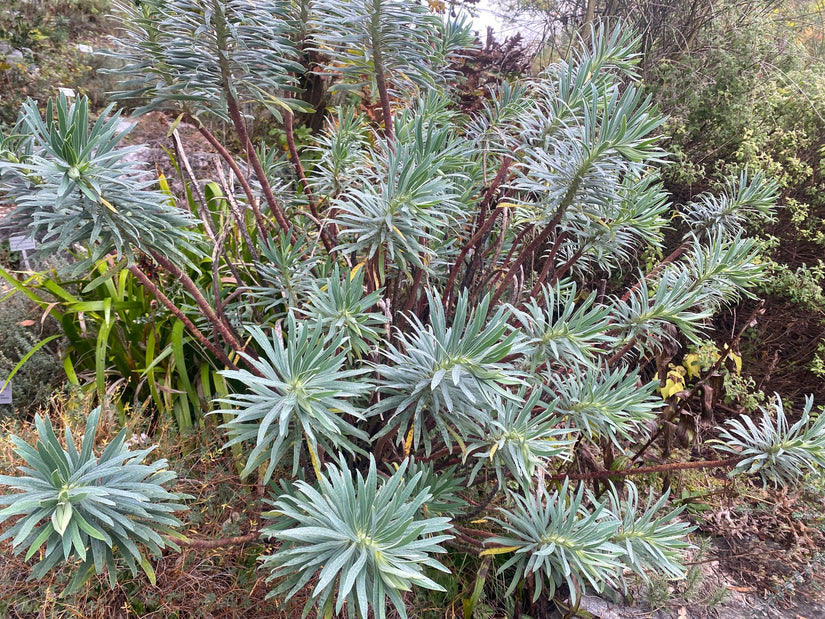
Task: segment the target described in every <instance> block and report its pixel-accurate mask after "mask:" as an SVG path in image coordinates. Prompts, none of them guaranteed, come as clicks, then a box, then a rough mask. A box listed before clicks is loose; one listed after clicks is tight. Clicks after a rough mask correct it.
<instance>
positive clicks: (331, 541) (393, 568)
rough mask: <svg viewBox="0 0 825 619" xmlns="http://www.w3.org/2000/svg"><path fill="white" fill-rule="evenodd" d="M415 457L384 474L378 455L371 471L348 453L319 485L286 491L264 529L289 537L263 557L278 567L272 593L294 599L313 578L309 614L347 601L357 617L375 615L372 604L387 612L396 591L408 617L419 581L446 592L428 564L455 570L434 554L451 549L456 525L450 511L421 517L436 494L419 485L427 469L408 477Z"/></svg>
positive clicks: (334, 610) (396, 602) (379, 618)
mask: <svg viewBox="0 0 825 619" xmlns="http://www.w3.org/2000/svg"><path fill="white" fill-rule="evenodd" d="M408 462H409V461H408V460H404V462H403V463H402V464H401V465H400V466H399V467H398V469H397V470H396V471H395V472H394V473H393V474H392V475H391V476H390V477H388V478H384V477H383V476H379V475H378V473H377V470H376V464H375V460H374V459H373V458H372V457H370V465H369V470H368V472H367V474H366V476H364V475H363V474H362V473H361V472H359V471H356V472H355V473H353V472H352V471H351V469H350V467H349V466H348V465H347V462H346V460H345V459H344V457H343V456H340V458H339V460H338V463H337V465H336V464H332V463H329V464H327V467H326V468H327V471H326V474H320V475H319V476H318V483H317V485H316V486H314V487H313V486H311V485H309V484H307V483H306V482H303V481H298V482H295V484H294V487H293V488H292V489H291V490H290V491H289V492H288V493H285V494H282V495H281V496H280V497H278V499H277V500H276V501H275V502H274V503H272V507H273V510H272V511H270V512H267V513H264V517H265V518H268V519H271V520H272V521H273V523H272V524H271V525H269V526H268V527H266V528H265V529H264V530H263V533H264V535H268V536H270V537H273V538H275V539H277V540H279V541H281V542H282V543H281V546H280V547H279V548H278V550H276V551H275V553H274V554H272V555H267V556H264V557H262V558H261V559H262V561H263V568H265V569H268V570H270V571H271V574H270V576H269V577H268V578H267V582H271V581H276V582H277V584H276V586H275V588H274V589H273V590H272V591H271V592H270V593H269V595H270V596H277V595H283V594H286V599H289V598H291V597H292V596H294V595H295V594H296V593H297V592H298V591H300V590H301V589H302V588H303V587H304V586H305V585H307V583H309V582H310V581H312V582H313V583H315V584H314V587H313V589H312V593H311V594H310V596H309V599H308V600H307V603H306V606H305V607H304V612H303V616H304V617H305V616H307V614H309V612H310V611H311V610H312V608H313V607H314V608H317V609H318V616H324V617H331V616H332V615H333V614H336V615H337V614H338V613H340V612H341V610H342V609H343V607H344V605H345V604H346V607H347V614H348V616H349V617H355V616H356V615H357V616H358V617H360V618H361V619H367V617H368V616H369V613H370V609H371V610H372V613H373V616H374V617H376V619H384V618H385V617H386V616H387V608H386V607H387V598H389V601H390V602H391V603H392V605H393V606H394V607H395V610H396V611H397V612H398V614H399V615H400V616H401V617H402V618H405V619H406V617H407V613H406V609H405V605H404V601H403V600H402V597H401V594H402V593H403V592H405V591H410V590H411V589H412V588H413V586H417V587H424V588H425V589H432V590H436V591H444V589H443V587H441V586H440V585H439V584H438V583H436V582H435V581H433V580H432V579H431V578H429V577H428V576H427V575H426V574H425V568H430V569H435V570H438V571H441V572H449V570H448V569H447V568H446V567H444V566H443V565H442V564H441V563H439V562H438V561H437V560H436V559H434V558H433V557H432V556H431V555H433V554H441V553H444V552H446V551H445V550H444V548H442V547H441V546H440V544H441V543H442V542H445V541H447V540H449V539H452V536H451V535H448V534H445V532H447V531H448V530H449V529H451V528H452V525H451V524H450V519H449V518H446V517H439V518H424V517H421V512H422V510H421V507H422V505H424V503H426V502H427V501H428V500H429V499H430V498H431V493H430V490H429V488H423V489H421V488H420V487H419V484H418V481H419V479H420V477H421V475H422V472H421V471H419V472H418V473H416V474H415V475H413V476H412V477H410V478H408V479H405V472H406V469H407V466H408Z"/></svg>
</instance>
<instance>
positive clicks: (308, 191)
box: [284, 111, 336, 254]
mask: <svg viewBox="0 0 825 619" xmlns="http://www.w3.org/2000/svg"><path fill="white" fill-rule="evenodd" d="M292 118H293V115H292V112H289V111H288V112H286V113H285V114H284V131H285V132H286V145H287V148H288V149H289V157H290V159H292V165H293V167H294V168H295V174H296V176H297V177H298V181H299V182H300V183H301V187H303V189H304V195H305V196H306V197H307V203H308V204H309V211H310V212H311V213H312V216H313V217H314V218H315V220H316V222H317V223H318V227H319V230H318V232H319V234H320V235H321V242H323V244H324V247H325V248H326V250H327V253H329V254H333V253H334V252H333V247H335V245H336V241H335V239H333V238H332V237H331V235H330V233H329V231H328V230H327V229H325V228H324V226H323V223H321V216H320V215H319V214H318V204H317V203H316V202H315V197H314V196H313V195H312V188H311V187H310V185H309V180H307V176H306V172H304V166H303V165H302V164H301V158H300V157H299V156H298V148H297V147H296V146H295V129H294V127H293V125H292Z"/></svg>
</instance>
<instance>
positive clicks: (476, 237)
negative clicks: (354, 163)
mask: <svg viewBox="0 0 825 619" xmlns="http://www.w3.org/2000/svg"><path fill="white" fill-rule="evenodd" d="M512 163H513V160H512V159H511V158H510V157H505V158H504V161H502V162H501V167H499V169H498V173H497V174H496V176H495V178H494V179H493V182H492V183H490V186H489V187H488V188H487V192H486V194H485V195H484V199H483V200H482V202H481V204H480V205H479V213H480V214H481V215H482V217H483V216H484V214H485V213H486V211H487V209H488V208H489V207H490V204H491V203H492V201H493V197H494V196H495V192H496V190H497V189H498V188H499V186H500V185H501V183H503V182H504V179H505V178H506V176H507V171H508V170H509V169H510V166H511V165H512ZM500 212H501V209H500V208H497V209H495V210H494V211H493V212H492V213H491V214H490V216H489V217H488V218H486V219H483V220H482V221H479V228H478V230H477V231H476V233H475V234H473V236H472V237H470V240H469V241H467V243H466V245H464V247H463V248H462V249H461V252H460V253H459V254H458V258H456V261H455V264H454V265H453V268H452V270H451V271H450V277H449V279H448V280H447V287H446V288H445V289H444V297H443V298H444V304H445V306H447V307H449V306H450V303H451V301H452V294H453V286H454V285H455V280H456V277H458V271H459V269H461V265H462V263H463V262H464V258H466V257H467V254H468V253H469V252H470V249H472V248H473V247H474V246H475V245H476V244H477V243H478V242H479V241H480V240H481V239H482V238H483V237H484V235H485V234H486V233H487V232H488V231H489V230H490V228H492V227H493V224H495V222H496V218H497V217H498V214H499V213H500Z"/></svg>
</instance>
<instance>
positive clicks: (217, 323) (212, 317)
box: [152, 252, 259, 375]
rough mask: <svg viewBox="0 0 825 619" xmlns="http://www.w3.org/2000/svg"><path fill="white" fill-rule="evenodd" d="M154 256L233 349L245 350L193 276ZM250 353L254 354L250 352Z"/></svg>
mask: <svg viewBox="0 0 825 619" xmlns="http://www.w3.org/2000/svg"><path fill="white" fill-rule="evenodd" d="M152 257H153V258H154V259H155V261H156V262H157V263H158V264H159V265H160V266H162V267H163V268H164V269H165V270H166V271H168V272H169V274H170V275H172V276H173V277H175V278H176V279H178V281H180V283H181V285H182V286H183V287H184V289H186V291H187V292H188V293H189V294H190V295H192V298H193V299H194V301H195V304H196V305H197V306H198V309H199V310H200V311H201V313H202V314H203V316H204V318H206V319H207V320H208V321H209V322H210V323H211V324H212V326H213V328H214V329H215V331H216V332H217V333H218V334H220V336H221V337H222V338H223V340H224V341H225V342H226V343H227V344H228V345H229V347H230V348H232V350H234V351H235V352H241V351H243V350H244V346H243V344H241V343H240V342H239V341H238V340H237V339H236V338H235V336H234V335H233V334H232V330H231V329H230V328H229V327H228V325H226V324H225V323H224V322H223V321H222V320H221V319H220V318H218V315H217V314H216V313H215V310H214V309H212V306H210V305H209V302H208V301H207V300H206V298H205V297H204V296H203V293H202V292H201V291H200V289H199V288H198V286H197V285H196V284H195V282H193V281H192V278H191V277H189V275H188V274H187V273H186V272H184V271H183V270H182V269H181V268H180V267H178V265H176V264H175V263H174V262H172V261H171V260H169V259H168V258H166V257H165V256H162V255H160V254H159V253H158V252H152ZM250 354H252V353H251V352H250ZM241 359H243V360H244V363H245V364H246V365H247V366H248V367H249V369H250V370H251V371H252V372H253V373H254V374H256V375H257V374H259V372H258V370H257V369H256V368H255V367H254V366H253V365H252V364H251V363H250V362H249V360H248V359H246V358H245V357H241Z"/></svg>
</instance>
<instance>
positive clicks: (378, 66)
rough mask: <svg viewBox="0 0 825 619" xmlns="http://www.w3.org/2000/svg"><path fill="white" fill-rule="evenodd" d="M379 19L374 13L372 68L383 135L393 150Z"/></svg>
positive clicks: (393, 128)
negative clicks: (382, 118) (381, 117)
mask: <svg viewBox="0 0 825 619" xmlns="http://www.w3.org/2000/svg"><path fill="white" fill-rule="evenodd" d="M380 19H381V17H380V15H379V14H378V12H377V11H376V12H375V13H374V15H373V24H372V31H373V36H372V66H373V70H374V72H375V85H376V86H377V87H378V97H379V99H380V100H381V113H382V114H383V116H384V135H385V137H386V138H387V142H388V143H389V144H390V148H393V146H392V144H393V143H394V142H395V127H394V125H393V120H392V108H391V107H390V93H389V90H388V89H387V80H386V77H385V75H384V58H383V56H382V54H381V48H382V47H383V44H382V43H381V41H380V39H379V35H378V32H379V31H380V28H381V24H380V23H379V22H380Z"/></svg>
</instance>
